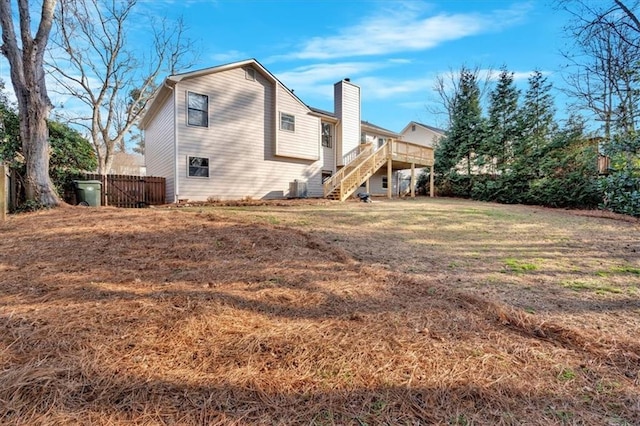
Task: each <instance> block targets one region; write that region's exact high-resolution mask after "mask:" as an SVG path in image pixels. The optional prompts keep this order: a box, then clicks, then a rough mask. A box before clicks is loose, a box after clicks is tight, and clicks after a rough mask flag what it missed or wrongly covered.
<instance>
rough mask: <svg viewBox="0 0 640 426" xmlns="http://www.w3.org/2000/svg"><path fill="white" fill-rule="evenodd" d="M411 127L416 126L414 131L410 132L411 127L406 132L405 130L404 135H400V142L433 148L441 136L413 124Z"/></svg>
mask: <svg viewBox="0 0 640 426" xmlns="http://www.w3.org/2000/svg"><path fill="white" fill-rule="evenodd" d="M413 126H416V130H415V131H412V130H411V127H409V129H408V130H405V131H404V133H402V140H404V141H407V142H413V143H415V144H418V145H422V146H428V147H433V146H434V144H435V143H436V142H437V140H438V139H440V138H441V137H442V136H443V135H441V134H439V133H437V132H434V131H433V130H431V129H427V128H425V127H423V126H418V125H415V124H413Z"/></svg>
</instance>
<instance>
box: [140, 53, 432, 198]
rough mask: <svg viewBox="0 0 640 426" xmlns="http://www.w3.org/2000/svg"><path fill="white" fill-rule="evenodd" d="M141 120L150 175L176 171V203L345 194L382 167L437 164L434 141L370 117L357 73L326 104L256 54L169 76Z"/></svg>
mask: <svg viewBox="0 0 640 426" xmlns="http://www.w3.org/2000/svg"><path fill="white" fill-rule="evenodd" d="M140 127H141V128H142V129H143V130H144V132H145V157H146V168H147V174H148V175H150V176H163V177H165V178H166V184H167V185H166V186H167V200H168V201H170V202H177V201H180V200H193V201H204V200H207V199H241V198H248V197H250V198H259V199H265V198H284V197H299V196H309V197H328V198H334V199H340V200H344V199H346V198H347V197H349V196H351V195H352V194H353V193H354V192H355V191H356V190H357V189H358V188H359V187H360V185H361V184H362V183H364V182H367V181H369V180H370V179H371V178H372V176H374V175H375V174H376V173H380V172H379V170H381V169H385V170H386V174H387V179H388V180H391V176H392V173H393V171H395V170H399V169H401V168H405V169H406V168H415V167H425V166H430V167H433V149H432V148H429V147H426V146H421V145H418V144H414V143H409V142H403V141H401V140H399V139H396V138H397V137H398V135H397V134H395V133H393V132H390V131H388V130H384V129H382V128H379V127H377V126H374V125H371V124H369V123H363V122H362V120H361V117H360V88H359V87H358V86H357V85H355V84H353V83H351V81H349V79H344V80H341V81H339V82H337V83H336V84H335V85H334V111H333V112H328V111H322V110H319V109H315V108H311V107H309V106H307V105H306V104H305V103H304V102H302V100H300V99H299V98H298V97H297V96H296V95H295V94H294V92H293V91H292V90H290V89H288V88H287V87H286V86H285V85H284V84H282V82H280V81H279V80H278V79H277V78H276V77H275V76H274V75H273V74H271V72H269V71H268V70H267V69H266V68H264V66H262V64H260V63H259V62H258V61H256V60H255V59H249V60H245V61H240V62H234V63H230V64H226V65H221V66H216V67H212V68H206V69H202V70H198V71H193V72H188V73H184V74H177V75H171V76H169V77H167V78H166V79H165V81H164V82H163V84H162V86H161V88H160V89H159V91H158V93H157V95H156V97H155V98H154V99H153V100H152V101H151V103H150V106H149V108H148V110H147V112H146V114H145V115H144V117H143V118H142V120H141V124H140ZM363 134H364V136H363ZM373 138H377V139H376V142H375V143H368V142H367V141H368V140H370V139H371V140H373ZM363 142H365V143H363ZM384 166H386V167H384ZM387 192H388V195H389V196H391V191H390V190H389V191H387Z"/></svg>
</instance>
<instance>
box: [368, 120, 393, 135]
mask: <svg viewBox="0 0 640 426" xmlns="http://www.w3.org/2000/svg"><path fill="white" fill-rule="evenodd" d="M362 127H365V128H368V129H370V130H373V131H374V132H377V133H380V134H382V135H384V136H391V137H394V138H397V137H398V136H400V135H399V134H398V133H396V132H393V131H391V130H387V129H385V128H384V127H380V126H376V125H375V124H373V123H369V122H368V121H364V120H363V121H362Z"/></svg>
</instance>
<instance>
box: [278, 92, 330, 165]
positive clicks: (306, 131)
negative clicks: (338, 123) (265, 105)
mask: <svg viewBox="0 0 640 426" xmlns="http://www.w3.org/2000/svg"><path fill="white" fill-rule="evenodd" d="M277 87H278V90H277V93H278V98H277V108H278V112H279V116H278V117H279V118H278V120H279V128H280V129H281V130H280V131H279V132H278V133H277V135H276V137H277V139H276V155H278V156H281V157H289V158H296V159H303V160H318V159H319V158H320V146H319V145H320V140H319V128H320V119H319V118H318V117H315V116H312V115H310V114H309V111H308V109H307V107H306V106H304V105H302V104H301V103H300V101H299V100H298V99H296V98H295V97H294V96H293V95H292V94H291V93H290V92H289V91H288V90H287V89H285V88H284V87H282V86H280V85H278V86H277ZM283 116H285V117H286V116H295V126H294V128H295V131H291V129H290V128H288V129H284V130H283V129H282V117H283Z"/></svg>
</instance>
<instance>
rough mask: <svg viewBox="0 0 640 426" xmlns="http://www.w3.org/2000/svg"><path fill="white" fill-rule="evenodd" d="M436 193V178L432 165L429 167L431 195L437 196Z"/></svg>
mask: <svg viewBox="0 0 640 426" xmlns="http://www.w3.org/2000/svg"><path fill="white" fill-rule="evenodd" d="M435 193H436V186H435V180H434V176H433V166H431V167H430V168H429V197H435V195H436V194H435Z"/></svg>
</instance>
